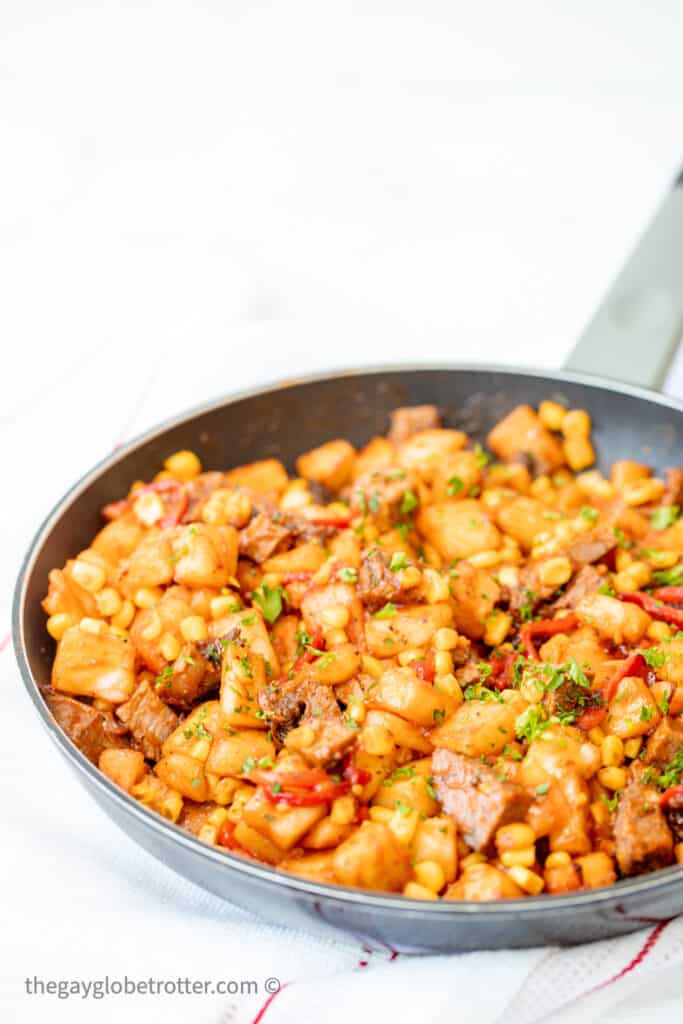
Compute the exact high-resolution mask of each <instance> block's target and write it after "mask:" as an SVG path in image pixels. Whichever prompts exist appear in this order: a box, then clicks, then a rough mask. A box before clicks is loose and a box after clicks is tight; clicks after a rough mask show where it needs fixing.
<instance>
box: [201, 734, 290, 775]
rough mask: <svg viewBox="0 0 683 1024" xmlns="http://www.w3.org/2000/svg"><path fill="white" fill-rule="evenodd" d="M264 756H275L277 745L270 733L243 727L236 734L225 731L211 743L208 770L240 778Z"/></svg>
mask: <svg viewBox="0 0 683 1024" xmlns="http://www.w3.org/2000/svg"><path fill="white" fill-rule="evenodd" d="M263 758H268V759H274V758H275V745H274V744H273V741H272V740H271V739H270V738H269V734H268V733H264V732H262V731H260V730H257V729H242V730H240V731H239V732H235V733H234V735H230V733H228V732H224V734H223V736H217V737H216V738H215V739H214V741H213V743H212V744H211V750H210V752H209V756H208V758H207V761H206V770H207V771H209V772H214V773H215V774H216V775H232V776H234V777H236V778H238V777H239V776H240V775H244V774H245V773H247V772H249V771H251V769H252V768H254V767H255V764H256V762H257V761H261V760H262V759H263Z"/></svg>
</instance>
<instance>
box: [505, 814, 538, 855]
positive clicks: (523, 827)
mask: <svg viewBox="0 0 683 1024" xmlns="http://www.w3.org/2000/svg"><path fill="white" fill-rule="evenodd" d="M535 842H536V833H535V832H534V830H533V829H532V827H531V825H527V824H526V822H524V821H513V822H512V823H511V824H510V825H501V827H500V828H499V829H498V830H497V831H496V848H497V849H498V850H523V849H525V848H526V847H528V846H533V845H534V843H535Z"/></svg>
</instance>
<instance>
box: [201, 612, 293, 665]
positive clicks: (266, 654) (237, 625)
mask: <svg viewBox="0 0 683 1024" xmlns="http://www.w3.org/2000/svg"><path fill="white" fill-rule="evenodd" d="M235 631H236V632H237V634H238V638H239V642H240V643H242V644H244V646H245V647H248V648H249V650H250V651H252V652H253V653H254V654H258V655H259V656H260V657H261V658H263V662H264V665H265V669H266V677H267V678H274V677H275V676H277V675H278V673H279V671H280V663H279V661H278V658H277V655H276V654H275V650H274V648H273V645H272V643H271V642H270V634H269V632H268V630H267V628H266V624H265V622H264V619H263V615H262V614H261V611H260V609H258V608H257V607H256V606H255V605H254V606H253V607H252V608H245V609H243V610H242V611H239V612H230V613H229V614H228V615H223V616H222V617H221V618H220V619H217V620H216V621H215V622H212V623H211V625H210V627H209V634H210V635H211V636H212V637H225V636H233V634H235ZM269 667H270V672H269V671H268V669H269Z"/></svg>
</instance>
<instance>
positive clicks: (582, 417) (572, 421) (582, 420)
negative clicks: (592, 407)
mask: <svg viewBox="0 0 683 1024" xmlns="http://www.w3.org/2000/svg"><path fill="white" fill-rule="evenodd" d="M562 433H563V434H564V436H565V437H566V438H570V437H571V438H574V437H580V438H588V437H590V433H591V418H590V416H589V415H588V413H587V412H586V410H585V409H570V410H569V412H568V413H567V414H566V415H565V416H564V417H563V419H562Z"/></svg>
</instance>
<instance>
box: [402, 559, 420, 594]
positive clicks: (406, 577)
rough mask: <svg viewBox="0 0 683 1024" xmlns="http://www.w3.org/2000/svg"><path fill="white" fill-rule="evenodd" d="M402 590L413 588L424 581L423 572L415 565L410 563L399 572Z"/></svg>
mask: <svg viewBox="0 0 683 1024" xmlns="http://www.w3.org/2000/svg"><path fill="white" fill-rule="evenodd" d="M397 575H398V582H399V585H400V587H401V590H411V589H412V587H416V586H417V585H418V583H421V582H422V573H421V572H420V570H419V569H418V568H417V566H415V565H409V566H408V567H407V568H406V569H400V570H399V572H398V573H397Z"/></svg>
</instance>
